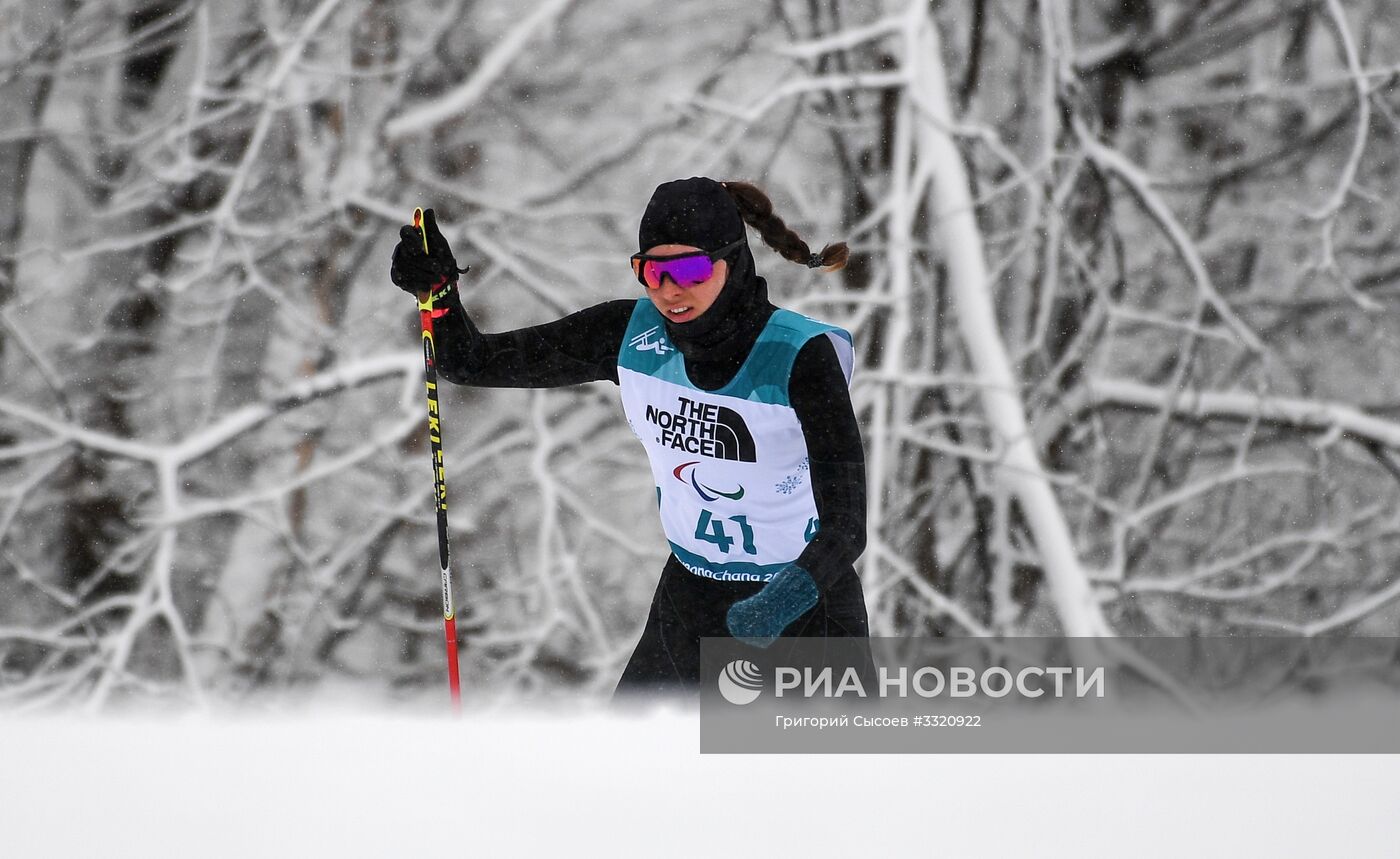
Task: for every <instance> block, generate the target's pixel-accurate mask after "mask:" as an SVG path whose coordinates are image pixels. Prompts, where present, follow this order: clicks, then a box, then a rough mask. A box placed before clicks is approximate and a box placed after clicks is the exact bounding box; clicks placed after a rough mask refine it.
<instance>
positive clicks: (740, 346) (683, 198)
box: [637, 176, 773, 390]
mask: <svg viewBox="0 0 1400 859" xmlns="http://www.w3.org/2000/svg"><path fill="white" fill-rule="evenodd" d="M747 237H748V236H747V233H746V232H745V228H744V219H743V218H742V217H741V216H740V215H739V207H738V206H736V205H735V204H734V200H733V198H731V197H730V196H729V192H727V191H725V190H724V188H723V186H721V185H720V184H719V183H718V182H716V181H715V180H713V179H707V178H705V177H703V176H692V177H691V178H689V179H677V180H675V181H674V182H666V183H665V184H662V185H659V186H657V188H656V190H655V191H653V192H652V195H651V202H649V203H647V209H646V212H645V213H644V214H643V215H642V225H641V228H640V229H639V230H638V231H637V244H638V247H639V253H646V252H647V250H649V249H650V248H653V247H655V246H657V245H690V246H692V247H697V248H701V249H703V250H708V251H712V250H717V249H719V248H722V247H724V246H725V245H727V244H730V243H731V242H735V241H738V240H739V239H747ZM724 260H725V262H726V263H727V264H728V266H729V274H728V276H727V277H726V279H725V281H724V287H723V288H722V289H721V290H720V291H719V295H718V296H716V297H715V302H714V304H712V305H710V308H709V309H708V310H706V311H705V312H704V313H703V314H701V315H700V317H699V318H697V319H694V320H692V321H690V322H680V323H673V322H671V321H670V320H667V321H666V333H667V334H668V335H669V337H670V338H671V341H672V342H673V343H675V344H676V347H677V348H678V349H680V350H681V354H682V355H684V356H685V358H686V364H687V367H688V368H690V369H691V370H698V371H699V372H700V375H702V376H706V377H708V381H711V382H713V381H715V379H716V375H715V371H718V372H720V374H721V375H723V371H724V369H726V368H727V369H728V370H729V373H728V376H732V375H733V372H734V371H736V370H738V368H739V364H741V363H742V362H743V358H744V356H746V355H747V354H748V351H749V347H750V346H752V345H753V342H754V340H756V339H757V338H758V334H759V332H760V331H761V330H762V329H763V325H764V324H765V323H766V322H767V321H768V317H769V315H771V314H772V312H773V306H772V305H771V304H769V303H768V284H767V282H766V281H765V280H764V279H763V278H761V277H759V276H758V273H757V272H756V271H755V270H754V262H753V254H752V253H750V252H749V245H748V242H747V241H745V243H744V244H743V245H741V246H740V247H738V248H737V249H735V250H733V251H731V252H730V253H729V255H728V256H726V257H724ZM704 365H710V366H708V367H706V366H704ZM706 370H710V371H711V372H706ZM695 375H696V374H695V373H692V381H694V382H695V383H696V384H697V385H700V386H701V387H708V388H710V389H711V390H713V389H714V388H717V387H720V386H721V385H723V384H724V383H725V382H727V381H728V376H726V377H724V378H722V379H720V380H719V381H718V383H717V384H710V385H707V384H704V382H702V381H701V379H697V378H695Z"/></svg>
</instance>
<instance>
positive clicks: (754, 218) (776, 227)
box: [719, 182, 851, 271]
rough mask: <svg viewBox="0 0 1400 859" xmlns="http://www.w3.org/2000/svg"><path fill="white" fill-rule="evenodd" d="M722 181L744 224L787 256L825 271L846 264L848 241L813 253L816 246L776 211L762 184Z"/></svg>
mask: <svg viewBox="0 0 1400 859" xmlns="http://www.w3.org/2000/svg"><path fill="white" fill-rule="evenodd" d="M719 184H720V185H721V187H723V188H724V190H725V191H727V192H729V196H730V197H731V198H733V200H734V204H735V205H736V206H738V207H739V214H740V216H742V217H743V219H744V223H746V224H748V225H749V226H751V227H753V228H754V229H756V230H758V234H759V235H760V236H762V237H763V243H764V244H766V245H768V247H770V248H772V249H773V250H775V251H777V252H778V253H779V254H781V255H782V257H783V259H788V260H792V261H793V262H796V263H802V264H803V265H805V266H807V267H809V268H820V269H821V270H822V271H836V270H838V269H840V268H842V267H844V266H845V265H846V259H847V258H848V257H849V256H850V255H851V252H850V250H849V249H848V248H847V247H846V243H845V242H837V243H835V244H831V245H827V246H826V247H824V248H822V252H821V253H819V254H814V253H812V249H811V248H809V247H807V243H806V242H804V241H802V237H801V236H799V235H798V234H797V233H794V232H793V231H792V230H790V229H788V226H787V224H785V223H783V219H782V218H780V217H778V216H777V215H775V214H773V201H771V200H769V199H768V195H767V194H765V193H763V192H762V191H760V190H759V189H758V186H756V185H751V184H749V183H748V182H721V183H719Z"/></svg>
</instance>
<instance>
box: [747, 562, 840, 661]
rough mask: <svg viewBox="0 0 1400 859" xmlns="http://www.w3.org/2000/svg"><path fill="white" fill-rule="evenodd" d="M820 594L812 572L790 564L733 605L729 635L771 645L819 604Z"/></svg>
mask: <svg viewBox="0 0 1400 859" xmlns="http://www.w3.org/2000/svg"><path fill="white" fill-rule="evenodd" d="M820 595H821V594H820V593H819V592H818V591H817V583H816V582H814V581H812V574H811V573H809V572H807V571H806V570H804V569H802V568H801V567H799V566H797V565H796V564H788V565H787V566H786V567H783V568H782V569H781V570H779V571H778V574H777V575H775V576H773V578H771V579H769V580H768V584H766V585H764V586H763V589H762V590H760V591H759V592H758V593H756V594H754V595H753V596H751V597H749V598H748V599H743V600H739V601H738V602H736V603H734V605H732V606H730V607H729V614H728V615H726V616H725V623H726V625H727V626H728V627H729V634H730V635H732V636H734V637H735V638H737V639H739V640H740V641H742V642H744V643H745V644H750V645H753V646H754V647H767V646H768V645H770V644H772V643H773V642H774V641H776V640H777V639H778V636H780V635H782V634H783V630H785V629H787V628H788V625H789V624H791V623H792V622H793V621H794V620H797V619H798V618H799V617H801V616H802V615H803V613H805V612H806V611H807V610H808V609H810V608H811V607H812V606H814V605H816V604H817V597H819V596H820Z"/></svg>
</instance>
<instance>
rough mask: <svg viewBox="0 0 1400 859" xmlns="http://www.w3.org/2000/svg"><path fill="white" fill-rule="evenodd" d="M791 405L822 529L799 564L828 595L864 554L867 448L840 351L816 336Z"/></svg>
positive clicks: (797, 366)
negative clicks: (804, 447)
mask: <svg viewBox="0 0 1400 859" xmlns="http://www.w3.org/2000/svg"><path fill="white" fill-rule="evenodd" d="M788 401H789V402H790V403H791V404H792V408H793V410H794V411H796V412H797V418H798V420H800V421H801V422H802V435H803V437H804V438H805V439H806V441H807V456H808V459H809V464H810V467H811V479H812V494H813V496H814V497H815V498H816V502H817V518H818V520H819V521H820V523H821V525H820V527H819V528H818V530H817V534H816V536H815V537H813V538H812V542H810V543H808V544H807V548H806V549H804V550H803V552H802V554H801V555H800V556H798V558H797V561H796V563H797V565H798V566H800V567H802V568H803V569H805V570H806V571H807V572H809V573H811V574H812V578H813V580H815V581H816V583H817V587H818V589H820V590H821V591H822V592H823V593H825V592H826V591H827V590H828V588H830V587H831V585H833V584H834V583H835V582H836V581H837V580H838V579H839V578H840V577H841V576H842V575H854V569H853V565H854V563H855V560H856V558H858V557H860V553H861V552H863V551H865V448H864V447H863V446H862V445H861V441H860V426H859V424H857V423H856V415H855V409H854V408H853V407H852V406H851V395H850V391H849V390H848V389H847V387H846V377H845V374H844V373H842V371H841V364H840V362H839V361H838V360H837V358H836V348H835V347H834V346H832V345H831V341H830V340H829V339H828V338H826V337H813V338H812V339H811V340H809V341H808V342H807V344H806V345H805V346H803V347H802V351H800V352H798V353H797V361H796V363H794V365H793V368H792V378H791V379H790V381H789V382H788Z"/></svg>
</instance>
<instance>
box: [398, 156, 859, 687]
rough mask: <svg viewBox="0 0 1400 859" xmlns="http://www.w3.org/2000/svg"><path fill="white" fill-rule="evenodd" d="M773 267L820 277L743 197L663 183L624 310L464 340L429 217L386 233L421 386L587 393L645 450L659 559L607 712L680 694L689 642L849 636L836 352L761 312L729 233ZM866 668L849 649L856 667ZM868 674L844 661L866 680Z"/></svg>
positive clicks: (852, 542) (847, 499) (847, 427)
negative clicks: (414, 335)
mask: <svg viewBox="0 0 1400 859" xmlns="http://www.w3.org/2000/svg"><path fill="white" fill-rule="evenodd" d="M746 223H747V224H748V225H749V226H751V227H753V228H754V229H756V230H757V231H758V233H759V235H761V236H762V237H763V241H764V242H765V243H767V244H768V246H769V247H771V248H773V249H774V250H775V251H777V252H778V253H779V254H781V255H782V256H783V257H785V258H786V259H789V260H792V261H794V262H798V263H803V264H805V265H807V266H809V267H811V268H822V269H824V270H826V271H834V270H836V269H839V268H841V267H842V266H844V265H845V262H846V257H847V250H846V245H844V244H836V245H828V246H827V247H825V248H824V249H823V250H822V252H821V253H820V254H814V253H811V251H810V250H809V249H808V247H807V244H806V243H805V242H803V241H802V239H801V238H799V237H798V236H797V235H796V234H795V233H793V232H792V231H791V230H789V229H788V228H787V227H786V225H785V224H784V223H783V221H782V220H781V219H780V218H778V217H777V216H775V215H774V214H773V208H772V204H771V203H770V202H769V200H768V198H767V197H766V196H765V195H764V194H763V192H762V191H760V190H759V189H758V188H756V187H754V186H753V185H750V184H746V183H742V182H716V181H714V180H712V179H707V178H703V177H695V178H691V179H684V180H677V181H674V182H667V183H665V184H663V185H661V186H659V187H658V188H657V189H656V191H655V192H654V193H653V194H652V197H651V201H650V202H649V203H648V204H647V208H646V212H645V214H644V215H643V216H642V223H641V228H640V230H639V235H638V249H639V252H638V253H637V254H634V255H633V256H632V271H633V273H634V275H635V276H636V278H637V280H638V281H639V282H640V284H641V286H642V288H643V296H644V297H642V298H639V299H635V300H634V299H623V300H617V301H608V302H604V303H602V304H598V305H595V306H593V307H589V308H587V309H585V310H581V311H579V312H577V313H574V314H572V315H570V316H566V317H564V318H563V319H559V320H557V321H554V322H550V323H546V324H544V325H537V326H533V327H530V328H522V329H519V330H516V331H507V332H504V333H501V334H483V333H481V332H480V331H479V330H478V329H477V327H476V326H475V325H474V324H473V323H472V320H471V318H470V317H469V316H468V315H467V313H466V311H465V310H464V309H463V307H462V304H461V299H460V298H459V296H458V295H457V290H456V288H455V287H456V282H457V275H458V272H459V269H458V268H457V263H456V260H455V259H454V257H453V255H452V251H451V249H450V248H449V247H448V244H447V241H446V240H445V239H444V238H443V236H442V233H441V232H440V231H439V230H438V227H437V220H436V217H435V215H434V212H433V210H432V209H429V210H427V212H426V213H425V216H424V225H423V235H426V237H427V244H428V251H427V252H426V253H425V252H424V250H423V235H420V234H419V232H418V231H417V230H416V229H415V228H413V227H411V226H405V227H403V229H402V230H400V239H401V240H400V242H399V244H398V245H397V246H396V247H395V248H394V258H393V264H392V267H391V271H390V273H391V278H392V279H393V282H394V283H395V284H396V285H397V286H399V287H400V288H402V289H404V290H406V291H408V292H410V293H413V294H415V295H416V294H419V293H421V292H422V291H424V290H429V289H431V290H432V291H433V294H434V296H435V307H437V308H439V310H438V311H437V313H438V314H440V315H439V317H438V319H437V322H436V325H435V329H436V335H435V339H436V345H437V357H438V374H439V376H441V377H442V378H445V379H448V380H451V381H453V382H456V383H458V384H463V385H478V386H486V387H521V388H540V387H552V386H556V385H575V384H579V383H582V382H592V381H597V380H599V379H607V380H608V381H610V382H612V383H613V384H615V385H618V386H619V387H620V388H621V394H622V402H623V407H624V410H625V412H626V416H627V421H628V423H629V424H630V425H631V427H632V431H633V432H634V433H635V434H636V435H637V437H638V438H639V439H640V440H641V442H642V444H643V445H644V446H645V447H646V451H647V455H648V457H649V459H650V461H651V470H652V473H653V476H654V477H655V480H656V486H657V500H658V504H659V506H660V515H661V522H662V527H663V529H664V531H665V533H666V538H667V540H668V541H669V542H670V545H671V556H670V557H669V558H667V560H666V565H665V567H664V568H663V569H662V571H661V580H660V582H659V583H658V584H657V587H656V594H655V596H654V597H653V599H652V603H651V612H650V614H649V615H648V617H647V623H646V627H645V629H644V630H643V631H642V636H641V640H640V641H639V642H638V643H637V647H636V649H635V650H634V651H633V653H632V658H631V659H630V660H629V661H628V663H627V667H626V669H625V670H624V671H623V673H622V678H621V680H620V681H619V682H618V686H617V692H618V694H621V693H626V692H634V691H676V690H688V689H693V688H694V687H696V686H697V685H698V683H699V679H700V639H701V638H702V637H706V636H728V635H732V636H734V637H735V638H738V639H740V640H742V641H745V642H746V643H749V644H752V645H754V646H758V647H767V646H768V645H770V644H772V642H773V641H774V640H776V639H777V638H778V637H779V636H784V637H786V636H800V637H817V636H856V637H862V638H863V637H865V636H867V635H868V628H867V620H866V613H865V598H864V595H863V594H862V592H861V586H860V581H859V579H858V578H857V577H856V573H855V569H854V567H853V562H854V561H855V559H856V558H857V557H858V556H859V555H860V553H861V551H862V550H863V549H864V547H865V455H864V451H863V450H862V447H861V441H860V432H859V428H858V427H857V424H856V419H855V414H854V412H853V410H852V408H851V399H850V395H849V393H848V385H849V382H850V375H851V366H852V349H851V337H850V335H849V334H847V333H846V332H845V331H842V330H841V329H839V328H836V327H834V326H831V325H826V324H824V323H821V322H817V321H815V320H812V319H808V318H807V317H805V316H801V315H799V314H797V313H794V312H792V311H789V310H780V309H779V308H777V307H775V306H774V305H773V304H771V303H770V302H769V300H768V287H767V283H766V282H765V281H764V279H763V278H762V277H759V276H758V274H757V272H756V271H755V270H754V260H753V256H752V254H751V253H750V252H749V245H748V240H747V235H746V231H745V228H744V225H745V224H746ZM867 653H868V651H867ZM867 659H868V656H867V657H865V658H862V659H861V660H860V661H861V662H863V663H865V665H864V666H863V667H865V668H867V669H868V665H869V663H868V662H867V661H866V660H867Z"/></svg>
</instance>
